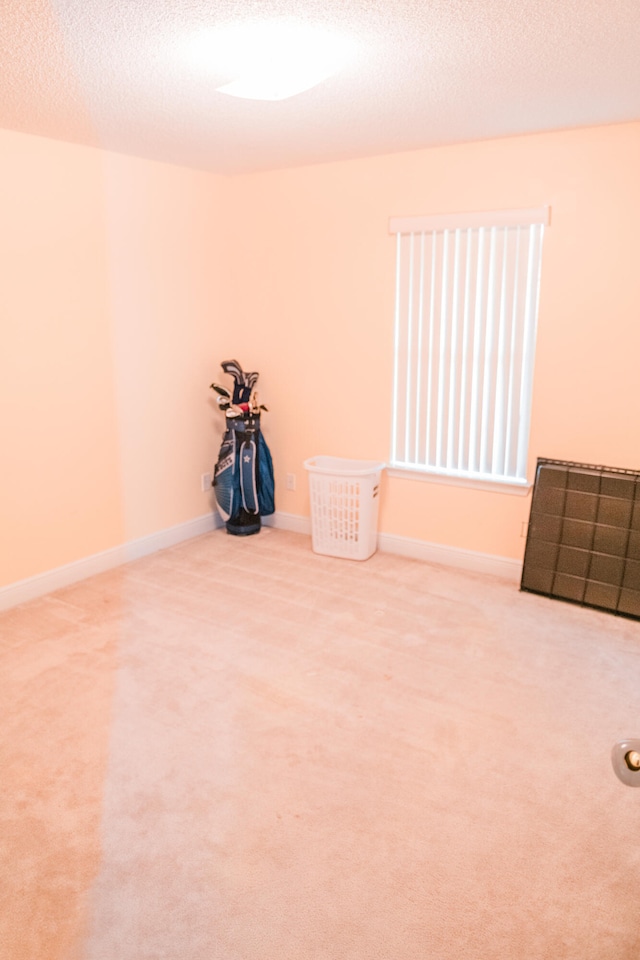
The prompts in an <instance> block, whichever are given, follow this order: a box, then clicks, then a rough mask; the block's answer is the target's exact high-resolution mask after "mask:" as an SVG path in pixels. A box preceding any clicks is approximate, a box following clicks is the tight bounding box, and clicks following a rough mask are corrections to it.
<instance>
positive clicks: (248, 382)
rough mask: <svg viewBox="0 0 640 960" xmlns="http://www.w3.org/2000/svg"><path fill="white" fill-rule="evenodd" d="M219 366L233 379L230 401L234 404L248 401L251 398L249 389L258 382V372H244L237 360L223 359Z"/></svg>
mask: <svg viewBox="0 0 640 960" xmlns="http://www.w3.org/2000/svg"><path fill="white" fill-rule="evenodd" d="M220 366H221V367H222V369H223V370H224V372H225V373H228V374H230V375H231V376H232V377H233V379H234V381H235V384H234V387H233V400H232V402H233V403H235V404H239V403H248V402H249V400H250V398H251V391H252V390H253V388H254V386H255V385H256V383H257V382H258V377H259V376H260V374H259V373H245V372H244V371H243V369H242V367H241V366H240V364H239V363H238V361H237V360H223V361H222V363H221V364H220Z"/></svg>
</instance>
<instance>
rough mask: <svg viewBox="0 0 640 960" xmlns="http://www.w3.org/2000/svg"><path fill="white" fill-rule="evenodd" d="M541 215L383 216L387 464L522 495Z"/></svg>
mask: <svg viewBox="0 0 640 960" xmlns="http://www.w3.org/2000/svg"><path fill="white" fill-rule="evenodd" d="M548 218H549V211H548V208H542V209H540V210H510V211H499V212H495V213H476V214H457V215H455V216H442V217H440V216H438V217H409V218H392V219H391V221H390V231H391V233H394V234H396V239H397V265H396V319H395V349H394V387H393V420H392V442H391V462H390V466H391V467H392V468H396V469H400V470H403V471H414V472H416V473H419V474H427V475H428V474H431V475H435V476H439V477H441V478H449V479H451V480H452V481H454V482H456V481H457V482H465V481H466V482H474V483H478V482H484V483H489V484H491V485H493V484H495V483H500V484H507V485H510V486H511V487H512V488H520V489H521V490H523V491H526V490H527V489H528V483H527V476H526V470H527V453H528V443H529V421H530V412H531V392H532V383H533V359H534V349H535V338H536V325H537V317H538V294H539V287H540V263H541V254H542V240H543V233H544V227H545V225H546V224H547V223H548ZM503 489H504V488H503Z"/></svg>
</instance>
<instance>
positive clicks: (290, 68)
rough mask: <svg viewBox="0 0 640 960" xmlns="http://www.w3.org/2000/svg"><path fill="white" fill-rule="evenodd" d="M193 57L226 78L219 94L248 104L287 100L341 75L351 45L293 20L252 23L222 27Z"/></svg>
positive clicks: (199, 44)
mask: <svg viewBox="0 0 640 960" xmlns="http://www.w3.org/2000/svg"><path fill="white" fill-rule="evenodd" d="M194 53H195V55H196V56H197V58H198V59H199V60H201V61H205V62H206V63H207V65H208V67H209V69H213V70H215V72H216V74H218V75H222V76H227V77H228V78H229V79H228V81H227V82H226V83H224V84H222V85H221V86H219V87H217V88H216V89H217V91H218V92H219V93H226V94H229V96H232V97H244V98H246V99H250V100H286V99H287V98H288V97H293V96H295V95H296V94H298V93H302V92H303V91H305V90H310V89H311V87H315V86H317V85H318V84H319V83H322V81H323V80H326V79H327V77H330V76H332V75H333V74H334V73H337V72H338V70H340V69H341V68H342V67H343V66H345V64H346V63H347V61H348V60H349V59H350V57H351V55H352V53H353V48H352V44H351V43H350V42H349V41H348V40H347V39H346V38H345V37H341V36H338V35H337V34H334V33H330V32H329V31H327V30H325V29H323V28H321V27H313V26H310V25H308V24H302V23H296V22H295V21H292V20H269V21H263V22H260V21H249V22H244V23H238V24H233V25H229V26H226V27H222V28H220V29H219V30H217V31H216V32H215V34H209V35H208V36H207V37H204V36H203V37H201V38H199V39H198V41H197V42H196V44H195V48H194Z"/></svg>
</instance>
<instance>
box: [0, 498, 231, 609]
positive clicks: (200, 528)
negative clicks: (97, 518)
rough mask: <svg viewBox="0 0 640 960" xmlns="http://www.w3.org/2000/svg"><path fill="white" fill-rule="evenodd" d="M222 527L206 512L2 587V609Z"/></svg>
mask: <svg viewBox="0 0 640 960" xmlns="http://www.w3.org/2000/svg"><path fill="white" fill-rule="evenodd" d="M221 524H222V521H221V520H220V517H219V516H218V514H217V513H216V514H214V513H207V514H205V515H204V516H202V517H196V518H195V519H194V520H187V521H185V523H179V524H177V525H176V526H174V527H168V528H167V529H166V530H159V531H158V533H151V534H149V535H148V536H146V537H139V538H138V539H137V540H130V541H129V542H128V543H123V544H120V545H119V546H117V547H112V548H111V549H110V550H103V551H102V552H101V553H94V554H93V555H92V556H90V557H84V558H83V559H82V560H76V561H75V562H74V563H67V564H65V566H63V567H56V568H55V569H54V570H47V571H46V573H41V574H38V575H37V576H35V577H29V578H28V579H27V580H18V581H17V583H10V584H9V585H8V586H6V587H0V610H7V609H9V607H15V606H17V605H18V604H19V603H25V602H26V601H27V600H35V599H36V598H37V597H42V596H44V594H46V593H51V592H52V591H53V590H60V589H61V588H62V587H68V586H69V585H70V584H72V583H77V582H78V581H79V580H85V579H86V578H87V577H92V576H94V575H95V574H96V573H104V571H105V570H111V569H113V567H119V566H120V565H121V564H123V563H129V561H131V560H138V559H139V558H140V557H146V556H148V554H150V553H155V552H156V551H157V550H164V549H165V547H172V546H173V545H174V544H176V543H181V542H182V541H183V540H190V539H191V538H192V537H198V536H200V534H203V533H209V532H210V531H211V530H215V528H216V527H219V526H221Z"/></svg>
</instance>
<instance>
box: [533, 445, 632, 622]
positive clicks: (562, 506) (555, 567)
mask: <svg viewBox="0 0 640 960" xmlns="http://www.w3.org/2000/svg"><path fill="white" fill-rule="evenodd" d="M520 589H521V590H526V591H528V592H530V593H539V594H543V595H545V596H548V597H554V598H556V599H558V600H566V601H568V602H570V603H578V604H581V605H583V606H587V607H596V608H598V609H600V610H607V611H609V612H611V613H615V614H619V615H620V616H624V617H632V618H633V619H638V620H640V470H628V469H625V468H621V467H604V466H595V465H593V464H587V463H575V462H573V461H569V460H549V459H539V460H538V463H537V467H536V478H535V484H534V488H533V497H532V502H531V514H530V517H529V527H528V532H527V545H526V549H525V555H524V564H523V568H522V580H521V583H520Z"/></svg>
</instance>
